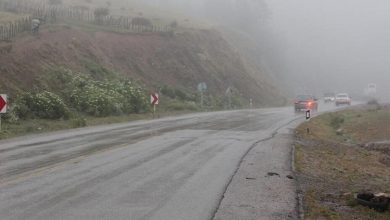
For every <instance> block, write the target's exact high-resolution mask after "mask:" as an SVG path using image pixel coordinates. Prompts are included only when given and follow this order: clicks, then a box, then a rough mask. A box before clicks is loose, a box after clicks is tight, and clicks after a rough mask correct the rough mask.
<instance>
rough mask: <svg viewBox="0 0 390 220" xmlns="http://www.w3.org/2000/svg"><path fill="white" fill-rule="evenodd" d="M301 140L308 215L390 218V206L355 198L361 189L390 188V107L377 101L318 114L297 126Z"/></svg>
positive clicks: (298, 155)
mask: <svg viewBox="0 0 390 220" xmlns="http://www.w3.org/2000/svg"><path fill="white" fill-rule="evenodd" d="M307 129H309V131H310V132H309V133H307ZM295 146H296V150H295V168H296V172H297V178H298V183H299V187H300V191H301V193H302V194H303V197H304V201H303V202H304V212H305V219H373V220H374V219H375V220H381V219H383V220H384V219H390V211H386V212H382V213H381V212H377V211H375V210H373V209H369V208H367V207H363V206H361V205H358V204H357V202H356V201H355V199H354V195H355V193H358V192H373V193H380V192H383V193H390V107H385V106H380V105H378V104H372V105H368V106H365V107H357V108H354V109H348V110H343V111H340V112H333V113H327V114H324V115H321V116H319V117H316V118H313V119H312V120H311V121H309V122H307V123H304V124H302V125H301V126H299V127H298V128H297V142H296V144H295Z"/></svg>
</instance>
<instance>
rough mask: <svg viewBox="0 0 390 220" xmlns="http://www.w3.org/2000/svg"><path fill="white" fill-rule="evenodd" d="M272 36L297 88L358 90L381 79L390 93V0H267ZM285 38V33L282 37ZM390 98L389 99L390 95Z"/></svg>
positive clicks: (383, 88) (381, 88) (284, 70)
mask: <svg viewBox="0 0 390 220" xmlns="http://www.w3.org/2000/svg"><path fill="white" fill-rule="evenodd" d="M267 4H268V8H269V10H270V11H271V12H270V13H271V18H270V19H269V20H268V24H269V27H271V28H272V30H273V33H274V34H276V35H278V36H279V37H281V39H282V41H283V42H276V41H275V42H272V44H273V47H274V48H275V49H277V50H278V51H281V52H282V53H279V54H278V57H274V58H276V59H279V60H280V61H281V62H280V63H279V65H280V66H281V68H280V67H279V69H278V71H280V72H282V74H283V75H285V76H286V77H287V79H288V81H289V82H291V84H290V85H291V86H292V88H294V89H295V92H300V91H299V90H309V91H311V92H314V93H317V94H321V93H322V92H324V91H327V90H329V91H336V92H341V91H346V92H349V93H352V94H354V95H355V96H359V95H361V94H362V93H363V90H364V88H365V87H366V86H367V84H368V83H370V82H373V83H376V84H377V88H378V95H380V96H381V97H382V99H384V98H386V97H385V96H386V95H387V94H390V85H389V83H390V71H389V67H390V40H389V39H390V22H389V20H390V13H389V12H390V1H388V0H326V1H324V0H289V1H285V0H267ZM279 39H280V38H279ZM387 100H388V99H387Z"/></svg>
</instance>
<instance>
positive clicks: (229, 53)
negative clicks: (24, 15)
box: [0, 25, 283, 106]
mask: <svg viewBox="0 0 390 220" xmlns="http://www.w3.org/2000/svg"><path fill="white" fill-rule="evenodd" d="M0 67H1V78H2V81H1V82H0V86H1V90H2V91H3V92H5V93H9V94H11V95H14V94H16V93H18V92H20V91H28V90H31V89H33V88H35V89H37V88H38V89H39V86H40V84H39V83H40V81H41V80H42V79H41V78H40V75H42V73H45V72H47V71H48V70H50V69H52V68H57V67H66V68H67V69H71V70H73V71H75V72H91V71H92V72H93V71H94V69H96V68H103V69H108V70H110V71H115V72H117V73H119V74H120V75H124V76H127V77H130V78H131V79H134V80H137V81H140V82H142V83H143V84H145V85H147V87H148V88H150V89H155V88H158V87H161V86H163V85H168V86H172V87H178V88H183V89H186V90H187V91H189V92H196V86H197V84H198V83H199V82H206V83H207V85H208V88H209V92H210V93H211V94H213V95H216V96H224V94H225V91H226V89H227V88H229V87H232V88H235V89H236V90H237V93H239V94H241V95H242V97H243V98H245V99H247V100H249V98H252V99H253V100H254V102H255V103H256V104H257V105H258V106H270V105H280V104H283V99H282V98H281V97H280V95H279V93H278V91H277V90H275V88H273V87H272V86H271V85H269V84H267V82H261V83H260V82H259V80H254V79H253V77H252V76H251V74H249V73H248V70H247V68H246V66H245V65H244V62H243V60H242V59H241V57H240V55H239V54H238V53H236V52H234V50H233V49H232V48H231V47H230V45H229V44H228V43H227V42H226V41H225V40H224V39H223V38H222V37H221V35H220V34H219V33H218V32H217V31H214V30H186V31H180V32H178V33H175V34H173V35H169V34H161V33H144V34H134V33H126V34H124V33H115V32H109V31H91V30H83V29H81V28H76V27H70V26H68V25H52V26H47V27H46V28H43V30H42V31H41V33H40V34H39V36H31V35H29V34H25V35H24V36H19V37H18V38H16V39H15V40H14V42H13V43H12V50H11V51H10V52H9V53H7V54H0Z"/></svg>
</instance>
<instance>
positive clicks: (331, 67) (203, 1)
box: [130, 0, 390, 101]
mask: <svg viewBox="0 0 390 220" xmlns="http://www.w3.org/2000/svg"><path fill="white" fill-rule="evenodd" d="M130 1H133V2H134V1H135V2H138V3H141V2H142V3H144V4H145V3H146V4H149V5H151V6H155V7H159V8H163V9H168V10H175V11H180V12H182V13H184V14H187V15H190V16H192V17H196V18H198V19H205V20H208V21H210V22H211V23H213V24H215V25H219V26H225V27H228V28H233V29H235V30H236V31H239V32H242V33H246V34H248V35H247V36H250V37H251V38H252V39H253V40H254V41H255V42H256V44H257V45H256V46H255V48H256V51H254V52H253V51H252V56H253V59H258V63H259V64H261V65H262V70H264V71H265V72H267V74H269V75H271V76H272V77H273V78H274V79H275V81H276V82H277V83H278V84H279V86H280V87H283V88H284V90H286V91H287V92H289V93H290V94H299V93H311V94H315V95H317V96H318V97H321V96H322V94H323V93H324V92H348V93H350V94H351V95H352V96H353V97H357V98H359V97H361V96H363V91H364V89H365V88H366V87H367V85H368V84H369V83H375V84H377V90H378V96H379V97H380V98H381V99H382V100H383V101H390V98H389V97H387V96H388V94H390V85H389V83H390V74H389V67H390V22H389V21H390V13H389V12H390V1H388V0H326V1H324V0H289V1H286V0H142V1H141V0H130Z"/></svg>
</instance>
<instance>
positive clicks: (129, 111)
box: [0, 60, 244, 139]
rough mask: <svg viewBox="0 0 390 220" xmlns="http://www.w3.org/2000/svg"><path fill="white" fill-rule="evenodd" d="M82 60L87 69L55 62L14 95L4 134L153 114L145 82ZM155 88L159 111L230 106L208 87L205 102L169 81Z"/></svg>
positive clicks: (236, 100)
mask: <svg viewBox="0 0 390 220" xmlns="http://www.w3.org/2000/svg"><path fill="white" fill-rule="evenodd" d="M83 63H84V64H85V67H86V69H87V70H88V71H86V72H73V71H72V70H69V69H66V68H63V67H59V68H52V69H50V70H48V71H47V72H45V73H42V74H41V75H40V77H39V78H38V79H37V80H36V81H37V82H36V84H35V86H34V89H33V90H31V91H18V92H16V94H15V95H14V96H12V97H10V99H9V108H8V112H7V113H6V114H4V115H2V131H1V132H0V139H4V138H10V137H15V136H19V135H25V134H30V133H42V132H48V131H55V130H62V129H70V128H79V127H85V126H92V125H99V124H108V123H119V122H125V121H130V120H139V119H151V118H153V114H152V108H151V106H150V104H149V91H148V90H147V87H146V86H145V85H143V84H142V83H140V82H136V81H134V80H131V79H129V78H126V77H124V76H121V75H119V74H118V73H115V72H113V71H110V70H108V69H106V68H104V67H102V66H100V65H99V64H97V63H95V62H93V61H89V60H86V61H83ZM156 88H158V90H159V93H160V103H161V104H160V105H159V106H158V112H157V114H156V115H155V117H163V116H169V115H177V114H183V113H189V112H197V111H202V110H208V111H213V110H221V109H225V108H227V106H226V102H227V100H226V98H225V99H219V98H216V97H215V96H213V95H211V94H207V93H206V94H205V95H204V97H203V103H204V108H201V106H200V99H201V97H200V94H199V93H198V92H192V91H191V90H188V89H184V88H179V87H173V86H168V85H156ZM231 104H232V107H234V108H242V107H243V106H244V102H243V101H242V99H241V98H240V97H239V96H233V97H232V103H231Z"/></svg>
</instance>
